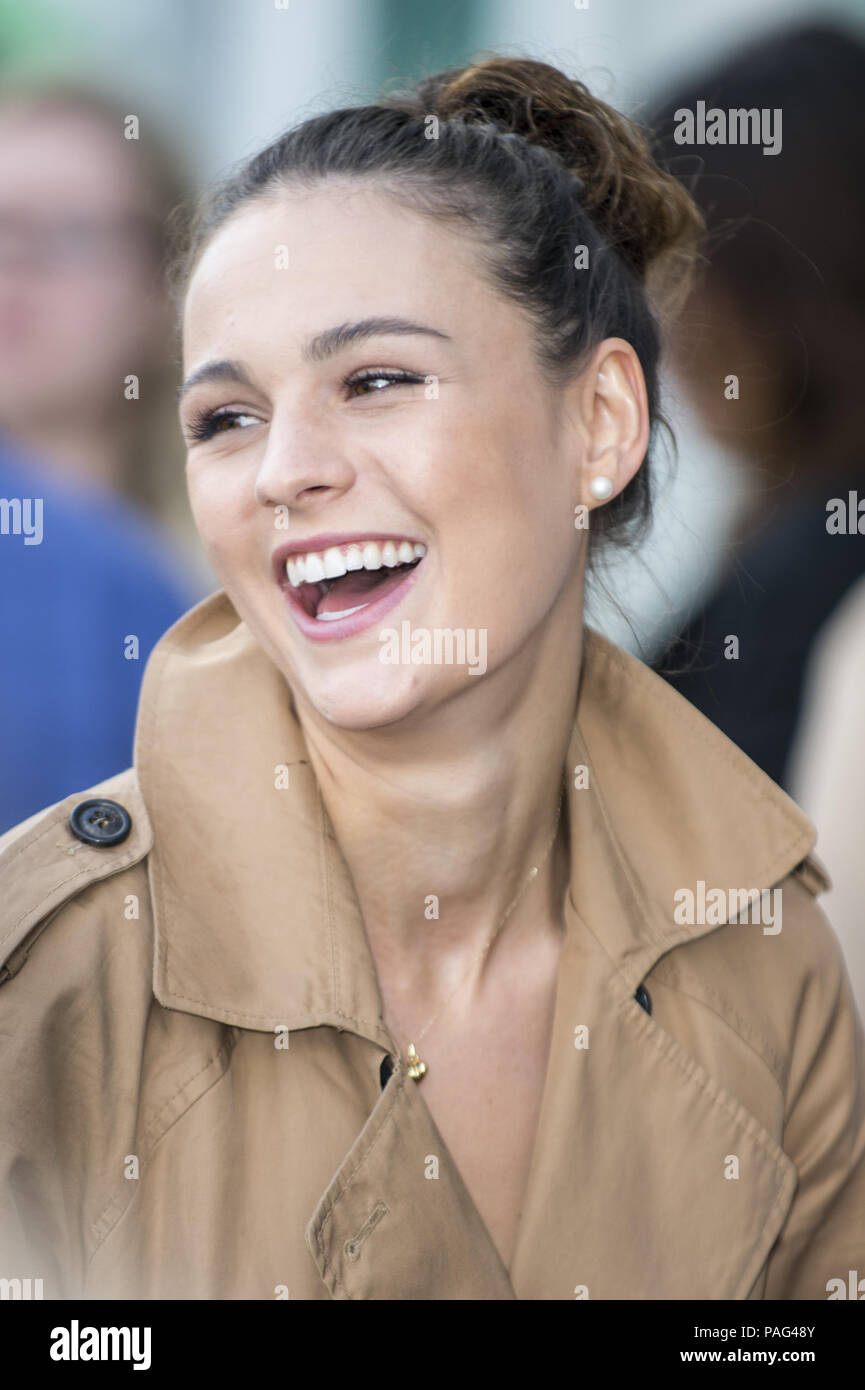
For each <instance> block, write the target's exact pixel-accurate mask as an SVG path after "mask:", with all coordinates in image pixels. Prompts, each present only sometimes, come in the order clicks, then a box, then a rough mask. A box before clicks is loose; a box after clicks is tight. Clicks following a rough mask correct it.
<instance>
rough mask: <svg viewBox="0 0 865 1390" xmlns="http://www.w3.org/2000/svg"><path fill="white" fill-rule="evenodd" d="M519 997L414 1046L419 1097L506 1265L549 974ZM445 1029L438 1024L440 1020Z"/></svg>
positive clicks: (546, 1019) (538, 1098)
mask: <svg viewBox="0 0 865 1390" xmlns="http://www.w3.org/2000/svg"><path fill="white" fill-rule="evenodd" d="M553 967H554V962H551V970H550V972H549V976H548V978H542V979H540V980H536V981H535V982H534V987H533V988H532V990H531V991H530V992H527V993H525V994H524V995H523V997H522V998H520V997H519V996H518V994H517V995H516V996H515V997H510V998H508V997H505V998H503V999H500V1000H499V1001H498V1004H497V1007H496V1008H495V1009H493V1010H488V1011H486V1012H484V1013H475V1014H474V1015H468V1016H465V1017H459V1016H458V1017H457V1018H456V1019H455V1020H453V1019H449V1020H448V1022H449V1026H448V1027H447V1028H445V1027H444V1026H442V1028H441V1029H437V1030H436V1031H435V1032H432V1031H431V1032H430V1035H429V1037H428V1039H427V1038H425V1039H423V1040H422V1042H421V1043H420V1044H419V1045H418V1053H419V1055H420V1057H421V1059H422V1060H423V1061H425V1062H426V1063H427V1072H426V1073H425V1075H424V1076H423V1077H422V1078H421V1080H420V1081H418V1082H412V1083H410V1084H412V1085H417V1086H418V1087H419V1088H420V1095H421V1097H422V1099H423V1101H424V1103H425V1105H426V1107H427V1109H428V1110H429V1112H430V1114H431V1116H432V1119H433V1122H434V1124H435V1126H436V1129H437V1130H438V1132H439V1134H440V1135H441V1137H442V1139H443V1140H444V1143H445V1144H446V1145H447V1149H448V1152H449V1154H450V1156H451V1159H452V1160H453V1163H454V1164H455V1166H456V1168H457V1170H458V1172H459V1175H460V1177H461V1178H462V1181H463V1182H464V1183H465V1185H466V1187H467V1189H468V1192H469V1195H470V1196H471V1198H472V1201H473V1202H474V1204H475V1206H476V1208H477V1210H478V1213H479V1214H480V1216H481V1219H482V1220H483V1222H484V1225H485V1226H486V1228H487V1230H488V1231H489V1234H490V1236H491V1238H492V1240H493V1243H494V1244H495V1246H496V1249H497V1250H498V1253H499V1256H500V1258H501V1260H502V1263H503V1264H504V1265H505V1268H508V1266H509V1264H510V1261H511V1257H512V1254H513V1250H514V1245H515V1242H516V1237H517V1232H518V1230H519V1224H520V1217H521V1214H522V1209H523V1197H524V1194H525V1191H526V1187H527V1184H528V1179H529V1173H530V1169H531V1162H532V1156H533V1153H534V1149H535V1140H536V1136H537V1131H538V1124H539V1120H540V1115H541V1107H542V1101H543V1096H544V1088H545V1080H546V1074H547V1067H548V1059H549V1053H550V1042H551V1035H552V1029H553V1016H554V1011H555V993H556V990H555V970H554V968H553ZM442 1023H443V1024H444V1020H442Z"/></svg>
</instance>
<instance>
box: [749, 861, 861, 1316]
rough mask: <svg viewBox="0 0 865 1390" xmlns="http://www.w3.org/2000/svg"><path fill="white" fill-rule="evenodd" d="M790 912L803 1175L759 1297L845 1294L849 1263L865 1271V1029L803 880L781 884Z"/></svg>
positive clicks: (788, 1116)
mask: <svg viewBox="0 0 865 1390" xmlns="http://www.w3.org/2000/svg"><path fill="white" fill-rule="evenodd" d="M791 908H792V912H791V911H790V909H791ZM784 913H785V926H784V930H785V931H787V930H788V923H789V929H790V930H791V931H793V932H795V933H797V938H798V940H797V946H798V952H797V954H798V953H799V952H801V955H800V963H801V962H802V959H804V966H805V968H804V969H803V970H802V972H801V975H800V987H799V992H798V999H797V1004H798V1007H797V1008H796V1009H795V1014H794V1018H795V1022H794V1030H793V1038H792V1044H791V1047H790V1051H789V1054H788V1055H789V1067H788V1071H787V1085H786V1094H785V1118H784V1136H783V1143H782V1147H783V1148H784V1150H785V1152H786V1153H787V1154H788V1155H789V1156H790V1158H791V1159H792V1160H793V1162H794V1163H795V1165H796V1170H797V1173H798V1185H797V1188H796V1192H795V1195H794V1198H793V1203H792V1206H791V1208H790V1212H789V1214H788V1217H787V1221H786V1222H785V1225H784V1228H783V1230H782V1232H781V1234H780V1235H779V1237H778V1240H777V1241H776V1243H775V1245H774V1247H773V1249H772V1251H771V1253H770V1256H769V1261H768V1265H767V1276H766V1285H765V1289H764V1293H763V1297H764V1298H767V1299H828V1298H830V1297H833V1296H834V1297H836V1298H837V1297H839V1296H840V1297H849V1292H848V1293H846V1294H845V1293H839V1288H840V1287H843V1288H844V1289H848V1290H849V1286H850V1272H851V1271H857V1273H856V1279H857V1280H858V1279H863V1280H865V1032H863V1024H862V1019H861V1017H860V1015H859V1013H858V1011H857V1007H856V1004H855V1002H854V998H853V992H852V987H851V982H850V977H849V974H848V971H847V967H846V964H845V960H844V956H843V954H842V951H841V947H840V944H839V942H838V939H837V937H836V936H835V933H834V931H833V929H832V927H831V926H830V924H829V922H828V921H827V919H826V917H825V916H824V914H823V912H822V911H821V909H820V907H819V906H818V904H817V903H816V902H815V901H814V899H813V897H811V895H810V893H808V892H807V889H806V888H803V887H802V886H801V885H799V884H796V885H795V886H794V888H793V893H792V901H791V902H788V900H787V895H786V894H785V903H784ZM833 1281H842V1282H841V1284H839V1283H838V1282H833ZM859 1297H865V1282H863V1285H862V1289H861V1291H860V1293H859Z"/></svg>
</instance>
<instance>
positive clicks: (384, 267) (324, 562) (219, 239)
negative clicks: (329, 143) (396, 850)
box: [180, 184, 585, 729]
mask: <svg viewBox="0 0 865 1390" xmlns="http://www.w3.org/2000/svg"><path fill="white" fill-rule="evenodd" d="M372 318H379V319H382V318H386V319H390V320H396V319H400V320H404V321H405V322H406V323H407V324H413V325H416V326H418V329H417V331H412V332H408V331H405V332H395V331H393V325H391V331H390V332H381V331H379V332H376V333H375V334H374V335H369V336H367V335H364V336H357V335H356V336H354V337H351V336H349V335H345V337H346V338H347V340H339V339H336V340H335V339H334V338H333V336H331V337H330V338H324V339H322V338H321V336H320V335H322V334H326V333H327V332H328V330H332V329H334V328H336V327H339V326H342V325H353V324H357V323H360V322H361V321H364V320H369V319H372ZM421 327H422V328H425V329H426V330H428V331H427V332H421V331H419V330H420V328H421ZM316 338H318V339H319V341H318V343H317V344H316V345H315V346H314V347H313V346H312V340H313V339H316ZM216 362H220V363H223V364H224V363H226V362H229V363H231V364H232V367H231V368H230V369H229V368H228V367H226V366H224V365H223V367H222V368H221V369H219V370H218V372H216V373H213V372H211V373H210V374H209V375H208V374H207V373H203V374H202V377H201V379H200V380H199V381H198V382H197V384H194V385H192V386H191V387H190V388H189V389H188V390H187V391H186V393H185V395H184V397H183V400H182V403H181V411H180V413H181V423H182V428H183V431H184V436H185V438H186V441H187V444H188V447H189V462H188V477H189V489H190V499H191V504H192V509H193V513H194V515H195V519H196V523H197V526H198V529H199V531H200V534H201V537H202V541H203V543H204V545H205V547H206V549H207V552H208V555H209V557H210V560H211V563H212V565H213V567H214V570H215V571H216V573H217V575H218V576H219V578H220V580H221V581H222V583H223V585H224V587H225V589H226V590H227V592H228V594H229V596H230V598H231V599H232V601H233V603H234V605H235V607H236V608H237V610H238V612H239V614H240V616H241V617H242V618H243V619H244V621H245V622H246V624H247V626H248V627H249V628H250V629H251V631H252V632H253V633H254V635H255V636H256V637H257V639H258V640H259V642H260V643H261V644H262V646H263V647H264V648H265V650H266V651H267V652H268V654H269V655H270V657H271V659H272V660H273V661H274V662H275V663H276V665H277V666H278V667H279V669H280V670H281V671H282V672H283V673H284V675H285V676H286V678H287V679H288V681H289V683H290V685H291V687H292V689H293V691H294V693H295V696H296V698H297V699H298V700H299V701H300V702H301V704H303V705H306V706H307V708H308V710H309V712H310V714H312V715H313V717H314V716H315V715H318V716H321V717H323V718H325V719H326V720H328V721H330V722H331V723H333V724H336V725H338V726H341V727H344V728H351V729H359V728H372V727H377V726H381V725H384V724H390V723H393V722H394V721H396V720H404V719H408V718H411V717H413V716H418V715H421V716H422V715H423V714H425V713H427V712H429V711H430V710H432V709H433V708H435V707H436V706H438V705H440V704H441V703H442V702H443V701H446V700H449V699H452V698H453V697H454V696H455V695H457V694H459V692H461V691H466V690H469V689H476V688H478V683H479V682H484V681H489V680H490V679H491V678H494V677H495V675H496V673H497V672H501V671H502V670H503V668H506V667H508V666H510V669H511V670H513V671H515V672H517V671H519V670H522V671H525V672H528V671H530V670H531V664H532V661H533V660H534V658H535V657H536V655H537V650H538V643H539V642H540V641H542V640H544V633H545V632H547V634H548V633H549V629H550V625H551V624H552V623H554V622H555V615H556V614H558V619H559V624H560V625H561V629H562V632H563V633H564V632H565V631H567V632H569V633H570V634H571V635H572V637H573V640H574V642H575V643H576V642H577V641H578V635H579V631H580V626H581V613H580V608H579V605H580V595H581V578H582V555H581V547H580V537H582V536H584V535H585V532H584V531H578V530H575V528H574V507H575V506H576V505H577V503H578V502H580V501H581V500H582V497H583V494H582V492H581V486H580V464H581V453H580V449H581V444H580V440H581V437H582V436H581V435H580V433H579V429H578V427H577V426H575V424H574V421H573V419H572V412H570V411H568V410H567V409H565V397H564V396H563V394H562V392H561V391H560V390H556V389H554V388H552V387H551V386H549V385H547V384H546V383H545V382H544V380H543V378H542V377H541V376H540V374H539V372H538V369H537V366H536V364H535V362H534V359H533V355H532V330H531V328H530V326H529V324H528V322H527V320H526V318H525V316H524V315H523V313H522V312H521V311H520V309H519V308H518V307H517V306H516V305H515V304H514V303H513V302H512V301H510V300H508V299H506V298H505V297H503V296H502V295H501V294H499V293H498V292H497V291H496V290H495V289H494V288H493V287H492V285H491V284H490V282H489V280H488V279H487V277H486V276H485V275H484V273H483V271H482V269H481V268H480V265H479V262H478V261H477V259H476V251H475V248H474V243H472V242H471V241H469V240H467V239H466V238H465V237H462V236H458V235H456V234H455V233H453V232H451V231H450V230H448V229H445V228H443V227H442V226H441V225H440V224H436V223H434V222H432V221H430V220H429V219H426V218H424V217H422V216H420V215H418V214H415V213H412V212H408V211H405V210H403V209H401V208H399V207H398V206H396V205H395V204H394V203H393V202H392V201H390V200H388V199H387V198H385V197H383V196H382V195H381V194H379V193H375V192H374V191H372V190H370V189H362V188H360V187H359V186H357V185H353V186H346V185H343V186H341V187H336V186H334V185H332V184H331V185H328V186H326V187H320V188H318V189H316V190H315V191H313V192H308V191H305V192H294V191H292V192H286V191H282V192H280V193H279V194H278V195H277V196H274V197H269V198H268V199H267V200H265V201H260V202H258V203H256V204H254V205H249V206H247V207H245V208H243V209H242V210H241V211H240V212H238V213H236V214H235V215H234V216H233V217H232V218H231V219H230V220H229V221H228V222H227V223H226V224H225V225H224V226H223V227H222V228H221V229H220V230H219V231H218V232H217V233H216V235H215V236H214V237H213V239H212V240H211V242H210V243H209V245H208V246H207V248H206V249H205V251H204V253H203V255H202V256H201V258H200V260H199V262H198V264H197V266H196V269H195V273H194V275H193V277H192V279H191V282H190V285H189V290H188V294H187V299H186V305H185V316H184V368H185V373H186V374H187V377H188V378H189V377H194V376H195V375H196V374H197V373H199V372H200V371H201V369H202V368H205V367H206V365H207V364H211V365H212V364H214V363H216ZM394 377H395V378H397V379H393V378H394ZM214 411H215V412H217V414H216V418H215V419H214V418H213V417H212V414H211V413H212V412H214ZM195 430H197V431H198V433H199V434H200V435H201V436H202V437H199V438H196V437H194V434H193V432H194V431H195ZM388 541H390V543H391V544H390V546H388V544H387V542H388ZM309 556H312V558H303V557H309ZM419 557H420V558H419ZM410 564H411V566H413V567H410ZM286 566H287V567H288V568H287V569H286ZM376 566H378V568H376ZM370 567H372V568H370ZM322 580H324V582H321V581H322ZM339 615H343V616H339ZM420 629H425V630H426V631H427V632H428V633H429V634H430V639H429V640H430V647H429V648H428V650H427V653H424V650H423V646H422V643H423V640H424V639H423V636H422V634H421V635H420V636H418V632H419V630H420ZM445 629H447V630H450V632H451V633H454V632H456V633H457V637H456V638H455V639H453V638H452V639H450V641H452V642H453V645H450V642H449V639H448V638H446V637H443V638H442V639H441V643H442V644H441V646H440V647H439V660H438V662H436V660H435V659H433V660H432V661H429V660H426V661H418V658H419V657H421V656H423V655H430V654H431V655H432V656H433V658H435V654H436V653H435V645H434V638H435V633H436V631H437V630H438V631H439V633H443V632H444V630H445ZM389 632H391V633H395V634H396V635H397V636H396V638H388V639H387V640H386V638H387V634H388V633H389ZM460 632H462V633H463V634H464V635H465V638H466V642H467V646H466V655H464V656H462V658H461V655H460V646H459V633H460ZM482 633H483V634H485V635H484V636H481V634H482ZM473 634H474V635H473ZM484 642H485V643H486V651H485V671H483V670H482V669H481V662H480V659H479V657H480V653H481V650H482V644H483V643H484ZM473 643H474V645H473ZM449 649H450V653H451V662H450V663H449V662H448V660H447V654H448V650H449ZM412 654H413V655H414V658H415V661H418V664H414V662H413V661H412ZM394 656H396V657H397V660H396V662H394V661H393V659H392V658H393V657H394ZM388 657H390V658H391V659H388ZM406 658H407V659H406ZM515 658H516V660H515ZM460 659H462V660H463V662H466V663H468V662H470V661H471V662H472V664H473V665H474V666H475V667H476V668H477V669H476V670H475V671H474V672H473V671H472V669H471V666H470V665H469V664H462V665H461V664H458V662H459V661H460Z"/></svg>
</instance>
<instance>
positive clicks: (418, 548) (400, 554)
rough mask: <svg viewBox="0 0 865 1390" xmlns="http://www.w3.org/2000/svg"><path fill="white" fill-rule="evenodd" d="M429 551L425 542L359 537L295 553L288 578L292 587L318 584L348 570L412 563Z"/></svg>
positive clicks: (290, 562)
mask: <svg viewBox="0 0 865 1390" xmlns="http://www.w3.org/2000/svg"><path fill="white" fill-rule="evenodd" d="M424 555H426V546H425V545H421V544H420V542H419V541H417V542H414V541H400V542H399V543H398V544H397V543H395V542H394V541H385V542H384V544H383V545H379V543H378V541H357V542H354V543H353V544H351V545H346V546H342V547H340V546H337V545H332V546H331V547H330V548H329V549H328V550H311V551H309V552H308V553H307V554H306V555H292V556H291V557H290V558H289V559H288V560H287V561H286V565H285V572H286V574H287V575H288V582H289V583H290V584H291V587H292V588H293V589H296V588H298V587H299V585H301V584H319V583H320V582H321V581H322V580H323V579H339V578H340V576H341V575H343V574H348V572H349V570H380V569H381V568H382V566H383V565H384V566H387V567H388V568H389V569H392V568H393V567H394V565H410V564H411V563H412V561H413V560H421V559H423V557H424Z"/></svg>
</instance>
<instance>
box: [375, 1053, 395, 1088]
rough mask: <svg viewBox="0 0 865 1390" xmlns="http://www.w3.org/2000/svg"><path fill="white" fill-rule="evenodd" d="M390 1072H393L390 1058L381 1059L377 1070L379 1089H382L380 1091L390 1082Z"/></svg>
mask: <svg viewBox="0 0 865 1390" xmlns="http://www.w3.org/2000/svg"><path fill="white" fill-rule="evenodd" d="M392 1072H393V1062H392V1061H391V1059H390V1057H383V1058H382V1063H381V1066H380V1067H379V1069H378V1076H379V1080H380V1082H381V1089H382V1090H384V1088H385V1086H386V1085H387V1083H388V1082H389V1081H390V1078H391V1074H392Z"/></svg>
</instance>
